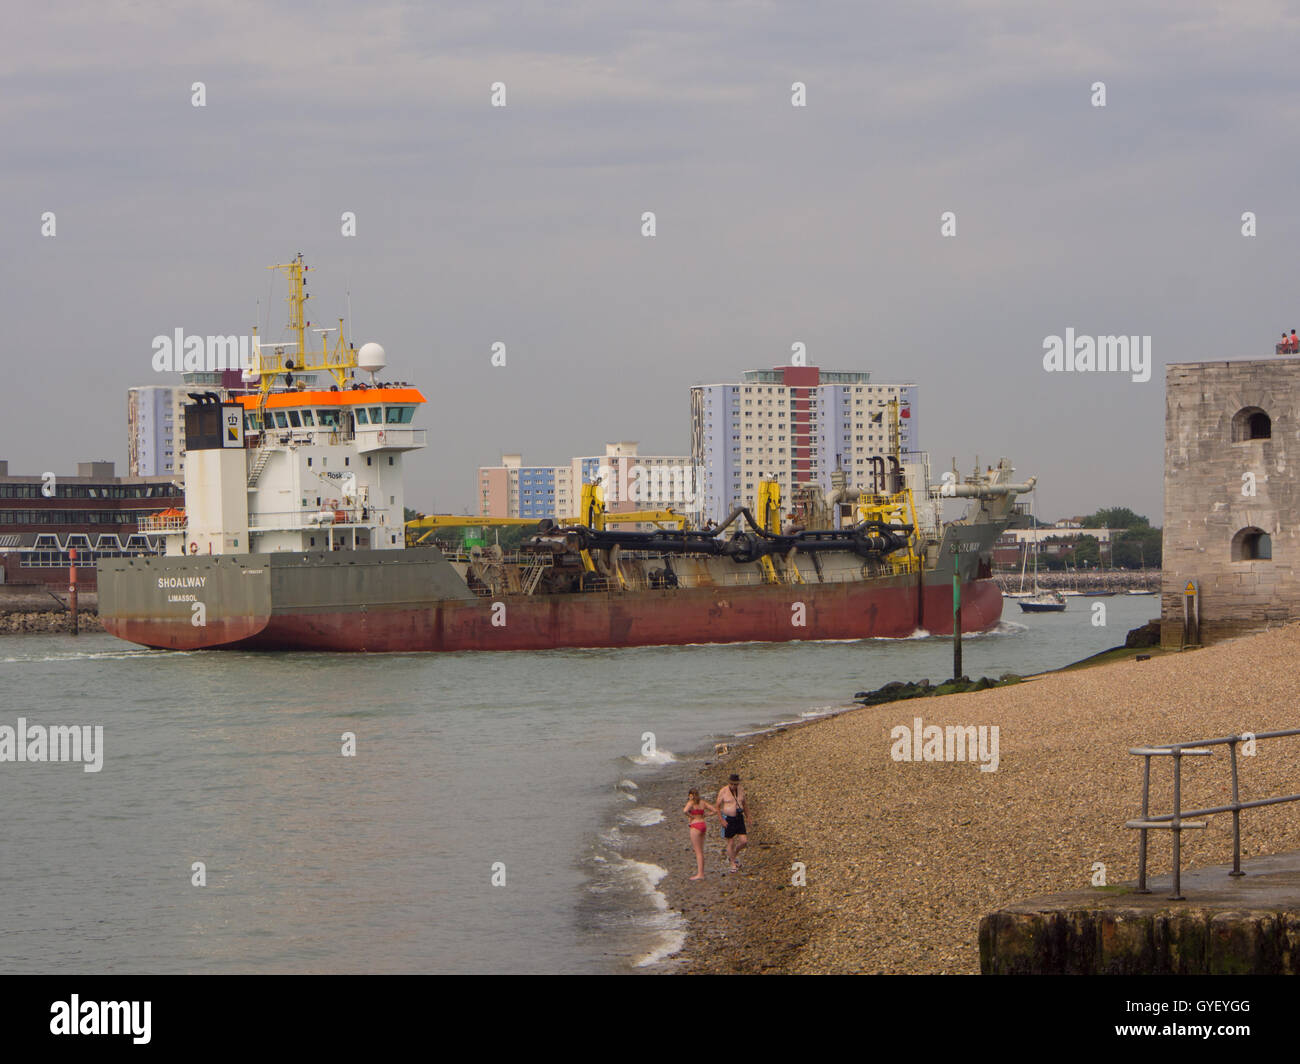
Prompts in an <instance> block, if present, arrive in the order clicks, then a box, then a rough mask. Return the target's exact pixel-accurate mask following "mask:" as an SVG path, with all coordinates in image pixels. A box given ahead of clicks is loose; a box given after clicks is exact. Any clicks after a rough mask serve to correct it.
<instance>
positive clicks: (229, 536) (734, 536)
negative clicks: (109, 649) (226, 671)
mask: <svg viewBox="0 0 1300 1064" xmlns="http://www.w3.org/2000/svg"><path fill="white" fill-rule="evenodd" d="M274 268H275V269H278V270H282V271H284V272H285V273H286V275H287V278H288V281H289V287H290V295H289V308H290V318H289V326H290V329H291V331H292V332H293V333H294V334H295V336H296V339H295V340H292V341H286V342H284V343H276V344H263V343H262V342H261V341H259V340H258V338H257V337H256V336H255V337H254V343H253V351H254V357H253V365H252V366H251V368H250V369H248V370H247V371H246V372H245V374H244V378H245V380H246V381H247V382H248V385H249V386H248V389H247V392H248V394H233V395H229V396H226V397H223V396H221V395H219V394H217V393H215V392H207V393H200V392H193V393H190V398H191V400H192V402H191V403H189V404H188V405H187V406H185V408H184V411H185V426H184V431H185V446H186V457H185V480H186V483H185V507H184V509H183V510H181V509H179V508H177V509H173V510H167V511H163V512H160V513H159V514H157V515H155V516H153V517H151V518H149V519H147V520H146V522H145V524H144V526H143V531H145V532H147V533H149V534H151V535H152V536H154V537H155V539H156V541H157V542H159V543H160V544H162V549H161V551H160V552H159V553H157V554H153V555H137V556H134V557H119V558H106V559H101V560H100V561H99V562H98V583H99V616H100V619H101V621H102V622H103V625H104V628H105V629H106V630H107V631H109V632H111V633H112V634H113V635H115V636H118V637H119V638H121V639H124V640H127V641H129V642H132V643H137V644H140V645H143V646H146V647H154V648H166V649H172V650H197V649H240V650H254V649H258V650H299V651H302V650H318V651H368V652H402V651H482V650H545V649H556V648H563V647H630V646H650V645H683V644H696V643H737V642H752V641H757V642H787V641H793V640H859V639H869V638H904V637H909V636H912V635H914V634H916V633H917V632H918V631H925V632H929V633H931V634H934V635H945V634H951V633H952V630H953V622H954V610H953V600H954V589H955V588H959V589H960V590H959V601H960V623H961V628H962V630H963V631H964V632H976V631H985V630H988V629H990V628H992V627H994V626H995V625H996V624H997V623H998V621H999V620H1000V618H1001V615H1002V594H1001V591H1000V590H999V588H998V586H997V585H996V583H994V581H993V580H992V578H991V560H992V549H993V543H994V541H995V540H996V539H997V538H998V536H999V535H1000V534H1001V533H1002V531H1003V530H1004V529H1006V528H1007V527H1011V526H1014V525H1020V524H1023V521H1024V517H1023V515H1022V514H1021V513H1020V509H1021V508H1020V507H1019V506H1017V504H1016V502H1015V499H1016V496H1017V495H1019V494H1022V493H1024V492H1028V491H1030V490H1032V488H1033V486H1034V480H1033V478H1030V479H1029V480H1028V481H1027V482H1026V483H1013V482H1012V479H1011V477H1012V474H1013V472H1014V471H1013V470H1012V468H1011V466H1010V465H1009V463H1008V462H1007V461H1006V460H1005V459H1003V460H1002V461H1001V462H999V464H998V465H997V466H996V467H988V468H987V469H985V470H983V471H980V470H979V469H978V463H977V469H976V472H975V473H974V474H973V475H971V476H970V477H967V478H965V480H964V482H962V483H958V482H957V479H956V477H955V475H951V476H946V477H945V482H944V483H943V484H942V485H941V486H930V485H929V484H923V485H921V486H920V491H922V492H924V493H925V497H926V499H928V500H929V501H930V503H931V507H932V509H933V512H934V513H935V514H936V515H937V513H938V510H937V508H936V507H933V502H934V501H935V500H938V499H940V498H943V497H950V498H964V499H967V500H969V507H968V511H967V513H966V515H965V516H964V517H963V518H961V519H960V520H956V521H952V522H950V523H948V524H946V525H943V526H940V525H939V523H938V521H937V517H936V519H935V520H934V521H922V522H918V519H917V502H916V498H915V495H914V492H913V488H912V486H910V485H909V484H908V483H907V478H906V475H905V473H904V468H903V464H902V462H901V461H900V455H899V454H898V453H897V451H896V447H897V439H898V434H897V431H896V429H897V407H896V406H895V407H894V408H893V409H892V410H891V415H892V417H893V424H894V428H895V431H894V432H893V433H892V435H891V439H892V441H893V447H894V448H895V451H894V453H891V454H889V455H885V456H880V457H878V458H875V459H873V460H872V469H871V481H870V483H869V484H867V485H864V486H861V487H858V488H850V486H849V484H848V477H847V474H845V473H843V472H840V471H837V472H835V473H834V474H832V476H831V490H830V491H829V492H825V491H824V490H823V489H822V488H821V487H820V486H818V485H808V486H804V487H801V488H800V489H799V490H798V492H797V493H796V498H795V499H793V500H791V502H792V507H791V511H790V513H789V514H783V513H782V509H781V504H782V500H781V498H780V492H779V489H778V486H777V484H776V482H775V481H760V482H759V490H758V493H757V498H756V500H755V506H754V507H752V508H751V507H738V508H737V509H736V510H735V511H734V512H733V513H731V514H730V515H728V516H727V517H726V519H725V520H723V521H721V522H718V523H713V522H709V523H708V524H706V525H704V526H703V527H696V528H692V527H689V526H688V524H687V521H686V519H685V518H683V517H682V516H681V515H679V514H676V513H673V512H665V511H649V512H644V513H617V514H615V513H607V512H606V510H605V504H604V492H603V489H602V486H601V485H600V484H599V483H590V484H585V485H583V488H582V496H581V500H582V501H581V510H580V514H581V516H580V518H579V519H578V520H575V521H572V522H567V523H559V522H556V521H553V520H548V521H543V522H541V523H540V525H539V527H538V528H537V530H536V533H535V534H533V535H531V536H530V537H529V538H527V539H526V540H525V541H524V542H522V543H521V544H520V545H519V548H518V549H517V550H512V551H503V550H501V549H500V548H499V547H496V546H492V545H482V544H479V545H474V546H470V547H457V548H454V549H453V548H451V547H446V549H444V548H440V547H439V546H437V545H431V544H428V539H429V536H430V534H431V533H432V532H433V531H435V530H436V529H438V528H441V527H448V526H451V525H462V526H468V525H479V524H492V523H501V522H493V521H492V520H491V519H476V518H468V517H458V516H453V515H433V516H430V517H421V518H419V519H417V520H415V521H412V522H409V523H408V522H407V521H406V520H405V517H404V515H405V498H404V495H403V486H402V485H403V479H402V478H403V461H404V459H405V457H406V455H408V454H410V453H411V452H413V451H417V450H419V449H420V448H422V447H424V446H425V445H426V443H427V439H426V436H427V430H425V429H423V428H418V427H416V418H417V415H418V413H419V411H420V410H421V408H422V407H423V406H424V405H425V403H426V400H425V397H424V395H423V393H421V391H420V390H419V389H418V388H416V387H413V386H411V385H409V384H406V383H404V382H397V383H385V382H381V381H379V380H377V379H376V378H377V376H378V375H379V374H381V373H382V372H383V371H384V370H385V369H386V365H387V361H386V355H385V353H384V351H383V348H382V347H380V346H379V345H378V344H375V343H367V344H363V345H362V346H361V347H360V348H359V349H358V348H356V347H353V346H352V345H351V344H350V343H348V342H345V341H344V338H343V327H342V325H343V323H342V321H341V320H340V323H339V328H338V335H337V337H336V339H335V343H334V346H333V348H332V349H331V348H330V346H329V340H328V333H329V332H332V331H333V330H319V331H320V332H321V341H320V347H319V350H316V351H308V350H307V347H306V345H305V334H306V327H307V325H308V324H309V323H308V322H306V321H305V320H304V316H303V314H304V306H305V300H306V295H305V291H304V276H305V273H306V271H307V269H308V267H307V266H306V265H305V264H304V263H303V260H302V256H301V255H299V256H298V257H297V258H296V259H294V260H293V261H292V262H291V263H288V264H283V265H281V266H277V267H274ZM362 374H365V375H368V378H369V379H368V380H363V379H360V375H362ZM322 378H324V379H325V380H326V381H332V383H329V384H328V385H327V386H326V385H323V384H321V383H320V381H321V379H322ZM926 479H928V478H926ZM923 501H925V499H923ZM514 523H520V524H522V523H524V522H522V521H519V520H516V521H515V522H514ZM628 524H634V525H636V526H637V527H636V528H635V529H634V530H627V529H626V528H624V527H622V526H626V525H628Z"/></svg>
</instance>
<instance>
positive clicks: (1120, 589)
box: [993, 569, 1160, 595]
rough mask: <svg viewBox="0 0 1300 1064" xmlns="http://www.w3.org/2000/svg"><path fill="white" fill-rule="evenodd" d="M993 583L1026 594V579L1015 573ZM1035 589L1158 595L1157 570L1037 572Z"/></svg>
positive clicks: (1000, 575)
mask: <svg viewBox="0 0 1300 1064" xmlns="http://www.w3.org/2000/svg"><path fill="white" fill-rule="evenodd" d="M993 579H994V581H995V582H996V583H997V585H998V587H1000V588H1001V589H1002V590H1003V591H1028V590H1029V588H1028V587H1027V586H1026V585H1027V584H1029V583H1030V580H1029V577H1028V576H1024V575H1022V574H1021V572H1020V570H1019V569H1017V570H1015V571H1014V572H1012V571H1009V570H1007V571H1003V572H997V573H994V574H993ZM1038 586H1039V587H1041V588H1045V589H1047V590H1048V591H1079V592H1082V593H1084V594H1093V593H1097V592H1100V593H1102V594H1107V595H1111V594H1114V595H1122V594H1124V593H1125V592H1127V591H1159V590H1160V570H1159V569H1148V570H1146V571H1145V572H1143V571H1142V570H1140V569H1111V570H1106V571H1104V572H1091V571H1090V572H1086V573H1079V572H1074V571H1070V572H1068V573H1066V572H1052V571H1051V570H1045V569H1040V570H1039V571H1038Z"/></svg>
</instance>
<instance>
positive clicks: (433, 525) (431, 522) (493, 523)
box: [406, 514, 538, 547]
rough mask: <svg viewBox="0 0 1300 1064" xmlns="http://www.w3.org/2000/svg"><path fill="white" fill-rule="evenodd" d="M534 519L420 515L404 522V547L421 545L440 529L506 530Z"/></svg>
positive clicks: (534, 520) (535, 522)
mask: <svg viewBox="0 0 1300 1064" xmlns="http://www.w3.org/2000/svg"><path fill="white" fill-rule="evenodd" d="M537 521H538V519H537V518H536V517H467V516H466V515H465V514H420V515H419V516H418V517H416V518H415V519H414V520H412V521H407V522H406V545H407V546H408V547H414V546H416V545H417V544H420V543H423V542H424V541H425V540H426V539H428V538H429V536H430V535H431V534H432V533H433V532H435V531H437V530H438V529H440V528H508V527H518V526H520V525H535V524H537Z"/></svg>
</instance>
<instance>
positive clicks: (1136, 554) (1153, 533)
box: [1110, 526, 1162, 569]
mask: <svg viewBox="0 0 1300 1064" xmlns="http://www.w3.org/2000/svg"><path fill="white" fill-rule="evenodd" d="M1161 541H1162V534H1161V531H1160V529H1158V528H1148V527H1142V526H1139V527H1137V528H1130V529H1129V530H1128V531H1126V532H1125V533H1124V534H1123V535H1121V536H1119V537H1118V538H1117V539H1115V540H1113V541H1112V542H1111V549H1110V554H1111V565H1113V566H1114V567H1115V568H1116V569H1142V568H1146V569H1159V568H1160V564H1161V560H1162V559H1161Z"/></svg>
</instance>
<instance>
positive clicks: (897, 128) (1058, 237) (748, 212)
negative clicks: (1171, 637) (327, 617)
mask: <svg viewBox="0 0 1300 1064" xmlns="http://www.w3.org/2000/svg"><path fill="white" fill-rule="evenodd" d="M7 23H8V25H7V30H8V33H7V37H8V40H7V47H6V50H5V51H6V56H5V59H4V61H3V63H4V65H3V67H0V85H2V87H3V92H2V93H0V126H2V131H3V143H4V146H5V150H4V167H3V175H4V190H5V194H4V196H3V202H2V203H0V227H2V229H3V232H4V237H5V241H4V242H5V250H6V254H5V255H4V257H3V260H2V263H0V270H3V274H2V275H0V280H2V281H3V289H2V291H3V295H2V296H0V307H2V308H3V311H4V319H5V322H6V324H7V329H6V333H7V338H8V341H9V343H8V347H9V352H8V366H7V369H6V373H5V382H4V385H3V388H4V390H3V392H2V393H0V415H3V418H2V420H0V458H7V459H9V462H10V469H11V471H14V472H41V471H43V470H46V469H53V470H56V471H58V470H65V471H66V470H70V469H71V468H72V465H73V463H74V462H75V461H77V460H78V459H82V458H86V457H92V456H99V457H107V458H113V459H116V460H117V461H118V462H119V464H120V465H122V466H125V459H126V417H125V393H126V389H127V387H129V386H130V385H133V384H153V383H170V382H171V381H170V379H159V378H158V377H157V376H156V375H155V374H153V372H152V371H151V369H150V364H149V359H150V356H151V353H152V352H151V349H150V341H151V339H152V337H153V336H155V335H156V334H160V333H166V334H170V333H171V332H172V331H173V330H174V329H176V328H178V327H180V328H184V329H185V330H186V331H187V332H189V333H197V334H207V333H230V332H246V331H248V329H249V328H250V327H251V325H252V324H253V321H254V313H255V301H256V300H258V299H261V301H262V311H261V313H262V319H263V322H264V323H265V321H266V319H267V295H268V292H269V291H270V289H269V282H270V277H271V275H270V274H269V273H268V272H267V271H266V270H264V269H263V267H264V266H265V265H267V264H270V263H272V262H283V261H287V260H288V258H289V257H290V256H292V255H293V254H294V253H295V252H297V251H299V250H301V251H303V252H304V253H305V255H306V256H307V259H308V261H309V262H310V263H311V264H313V265H314V266H316V267H318V268H319V272H317V273H315V274H313V275H312V278H313V280H312V285H311V291H312V293H313V299H312V302H311V304H310V305H311V309H312V312H313V323H314V324H334V322H333V320H332V319H334V318H337V317H338V316H340V315H343V314H345V312H346V304H345V291H346V290H347V289H348V288H349V286H350V289H351V299H352V312H353V325H354V329H353V335H354V337H355V339H356V341H357V342H358V343H361V342H363V341H365V340H378V341H379V342H381V343H382V344H383V345H384V346H385V348H386V349H387V351H388V355H389V364H390V376H391V377H393V378H395V379H405V380H410V381H412V382H413V383H417V384H419V385H420V386H421V387H422V388H423V389H424V391H425V393H426V395H427V396H428V398H429V400H430V402H429V406H428V407H427V409H426V411H425V412H424V425H425V426H426V427H428V428H429V429H430V434H429V439H430V447H429V449H428V451H426V452H424V453H422V454H420V455H418V456H415V457H414V458H413V459H412V460H411V466H410V475H409V478H408V502H409V504H410V505H413V506H416V507H417V508H420V509H424V510H430V509H439V510H454V511H461V510H463V509H464V508H465V507H468V506H471V505H472V504H473V499H474V470H475V467H476V466H478V465H480V464H485V463H495V462H496V461H497V460H498V459H499V456H500V454H501V452H502V451H522V452H523V454H524V457H525V461H527V462H530V463H535V464H552V463H557V462H561V461H567V460H568V458H569V457H570V456H572V455H574V454H587V453H593V452H598V451H600V450H601V448H602V446H603V444H604V442H605V441H606V440H616V439H636V440H639V441H641V445H642V449H643V451H645V452H647V453H686V451H687V450H688V448H689V439H690V436H689V403H688V394H687V393H688V388H689V386H690V385H691V384H692V383H699V382H711V381H718V380H726V379H731V378H734V377H735V376H737V375H738V374H739V372H740V371H741V370H744V369H749V368H764V367H769V366H773V365H778V364H781V363H783V362H785V361H787V358H788V355H789V351H790V345H791V344H792V343H793V342H795V341H796V340H799V341H803V342H804V343H806V344H807V349H808V354H809V360H810V362H812V363H814V364H817V365H820V366H822V367H823V368H825V369H832V370H863V369H865V370H870V371H871V372H872V374H873V375H874V377H875V378H876V379H877V380H886V381H888V380H900V379H904V378H908V379H914V380H916V381H917V382H918V383H919V384H920V385H921V388H922V391H921V399H920V402H921V408H920V418H921V421H920V427H921V435H922V440H921V442H922V444H923V445H924V446H925V447H926V448H927V449H928V450H930V452H931V454H932V458H933V460H934V464H935V467H936V471H937V470H939V469H942V468H944V467H945V466H946V464H947V463H948V461H949V460H950V458H951V457H952V456H954V455H956V456H957V457H958V458H959V461H960V465H961V467H962V468H963V469H967V468H969V466H970V464H971V462H972V460H973V458H974V455H975V454H977V453H978V454H979V455H980V456H981V458H984V459H995V458H996V457H997V456H998V455H1001V454H1005V455H1008V456H1010V457H1011V458H1012V459H1013V460H1014V461H1015V463H1016V466H1017V469H1018V471H1019V473H1020V475H1022V476H1028V475H1030V474H1037V475H1038V476H1039V478H1040V482H1041V490H1040V493H1039V510H1040V512H1041V513H1043V514H1045V515H1048V516H1058V515H1061V514H1064V513H1083V512H1087V511H1089V510H1092V509H1095V508H1097V507H1099V506H1103V505H1114V504H1118V505H1128V506H1131V507H1133V508H1134V509H1136V510H1138V511H1140V512H1144V513H1147V514H1148V515H1150V516H1151V517H1152V518H1153V520H1156V521H1158V520H1159V516H1160V506H1161V481H1160V477H1161V465H1162V448H1163V415H1164V389H1163V369H1162V366H1163V364H1164V363H1165V362H1167V361H1189V360H1198V359H1204V358H1224V357H1243V356H1248V355H1257V356H1260V357H1263V356H1265V355H1267V354H1269V353H1271V351H1272V347H1271V343H1272V341H1273V339H1274V338H1275V337H1276V336H1277V335H1278V334H1279V333H1280V332H1281V331H1282V330H1283V329H1284V328H1287V329H1289V328H1290V327H1292V326H1300V306H1297V305H1296V300H1295V293H1294V284H1293V282H1292V277H1293V276H1294V272H1295V261H1296V258H1297V253H1298V252H1300V219H1298V218H1297V209H1296V203H1295V192H1294V187H1295V185H1294V174H1295V169H1296V168H1295V162H1296V158H1297V152H1296V137H1297V132H1296V131H1297V129H1300V122H1297V119H1298V118H1300V92H1297V80H1296V75H1295V70H1296V45H1297V41H1298V40H1300V37H1297V33H1296V30H1297V28H1298V25H1300V19H1298V18H1297V15H1296V14H1295V9H1294V8H1288V6H1287V5H1283V4H1280V3H1262V2H1242V3H1232V4H1227V3H1224V4H1214V3H1200V2H1177V3H1175V2H1171V3H1128V2H1125V3H1107V4H1091V3H1090V4H1079V3H1071V4H1069V5H1068V6H1061V5H1043V4H1040V3H1030V2H1026V3H1002V2H996V0H990V2H972V3H964V4H924V3H919V4H908V5H898V6H897V7H887V6H884V5H862V4H852V3H846V4H838V3H834V4H831V3H827V4H818V3H810V4H784V5H777V4H766V3H730V4H728V3H702V2H699V0H696V2H694V3H679V2H659V3H654V4H644V5H633V4H594V3H577V4H561V5H553V4H546V5H542V4H533V5H525V4H511V3H481V2H476V3H464V4H461V3H441V4H439V5H437V6H436V7H426V6H422V5H397V4H386V3H383V2H379V3H371V4H365V5H361V4H342V3H310V4H308V3H294V4H272V5H262V4H253V3H243V2H234V3H221V4H215V3H204V4H197V3H189V4H185V3H182V4H169V5H166V6H165V7H163V6H161V5H159V6H155V5H153V4H142V3H126V2H117V3H102V2H97V3H63V4H51V5H44V6H41V7H37V6H36V5H26V6H25V8H24V9H21V10H16V11H13V12H11V13H10V15H9V18H8V19H7ZM194 81H203V82H204V83H205V84H206V89H207V106H206V107H204V108H195V107H192V106H191V104H190V96H191V91H190V86H191V84H192V83H193V82H194ZM494 81H501V82H504V83H505V84H506V86H507V92H508V106H507V107H505V108H504V109H498V108H492V107H490V106H489V86H490V85H491V83H492V82H494ZM793 81H803V82H805V83H806V84H807V86H808V106H807V107H806V108H802V109H797V108H793V107H791V106H790V85H791V83H792V82H793ZM1094 81H1103V82H1105V84H1106V94H1107V106H1106V107H1105V108H1094V107H1093V106H1091V105H1090V102H1089V99H1090V94H1091V90H1090V86H1091V85H1092V83H1093V82H1094ZM645 210H653V211H655V212H656V214H657V218H658V235H657V236H656V237H655V238H653V239H646V238H643V237H642V236H641V235H640V216H641V212H642V211H645ZM947 210H951V211H955V212H956V214H957V236H956V237H954V238H949V239H944V238H941V237H940V235H939V223H940V214H941V212H943V211H947ZM1247 210H1250V211H1254V212H1256V214H1257V216H1258V226H1259V235H1258V236H1257V237H1255V238H1253V239H1248V238H1245V237H1243V236H1242V235H1241V220H1240V219H1241V214H1242V212H1243V211H1247ZM43 211H54V212H56V215H57V225H58V235H57V236H56V237H55V238H53V239H49V238H43V237H42V236H41V235H40V216H41V213H42V212H43ZM343 211H355V212H356V214H357V226H358V235H357V236H356V237H355V238H344V237H342V236H341V235H340V214H341V213H342V212H343ZM282 295H283V288H282V287H281V288H280V289H278V290H277V291H276V297H277V303H276V306H275V307H274V309H273V311H272V313H271V315H270V320H271V323H272V326H273V330H272V331H273V333H274V332H275V330H276V329H277V328H278V327H279V326H281V325H282V323H283V322H284V320H285V315H284V312H283V304H281V303H279V302H278V298H279V297H281V296H282ZM1067 327H1073V328H1074V329H1075V330H1076V331H1077V332H1078V333H1080V334H1089V335H1098V334H1111V333H1122V334H1149V335H1151V336H1152V338H1153V341H1152V343H1153V349H1154V360H1155V363H1156V366H1155V367H1154V368H1153V373H1152V379H1151V380H1150V381H1149V382H1148V383H1146V384H1135V383H1131V382H1130V381H1129V379H1128V377H1127V376H1122V375H1111V374H1094V375H1092V376H1090V377H1080V376H1077V375H1067V374H1055V375H1048V374H1046V373H1044V371H1043V369H1042V354H1043V347H1042V345H1043V339H1044V337H1046V336H1048V335H1049V334H1061V333H1063V332H1064V331H1065V329H1066V328H1067ZM497 340H500V341H503V342H505V343H506V344H507V348H508V366H507V367H506V368H504V369H494V368H493V367H491V365H490V364H489V357H490V346H491V344H492V343H493V342H494V341H497Z"/></svg>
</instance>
